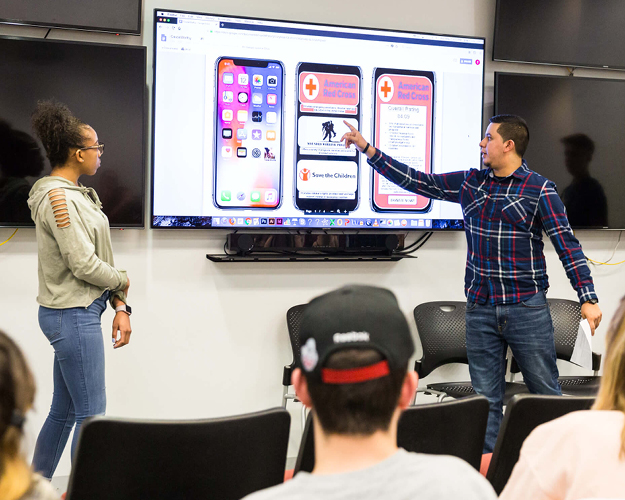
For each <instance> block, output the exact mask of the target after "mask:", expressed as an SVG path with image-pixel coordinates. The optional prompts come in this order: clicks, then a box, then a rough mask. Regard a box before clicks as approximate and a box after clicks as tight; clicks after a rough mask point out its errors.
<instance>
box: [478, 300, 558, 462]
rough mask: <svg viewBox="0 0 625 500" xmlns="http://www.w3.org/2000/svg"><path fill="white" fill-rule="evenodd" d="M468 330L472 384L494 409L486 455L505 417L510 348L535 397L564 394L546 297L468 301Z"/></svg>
mask: <svg viewBox="0 0 625 500" xmlns="http://www.w3.org/2000/svg"><path fill="white" fill-rule="evenodd" d="M466 325H467V354H468V358H469V372H470V373H471V383H472V384H473V388H474V389H475V392H477V393H478V394H482V395H484V396H486V397H487V398H488V402H489V404H490V411H489V414H488V425H487V427H486V438H485V440H484V453H490V452H492V451H493V448H494V447H495V442H496V441H497V434H498V433H499V426H500V425H501V419H502V417H503V412H502V410H503V396H504V393H505V390H506V381H505V375H506V352H507V350H508V346H510V349H511V350H512V355H513V356H514V359H515V360H516V361H517V363H518V365H519V367H520V368H521V373H522V374H523V380H524V381H525V384H526V385H527V388H528V389H529V391H530V392H531V393H532V394H555V395H562V392H561V391H560V384H559V383H558V367H557V366H556V347H555V343H554V339H553V323H552V322H551V313H550V312H549V305H548V304H547V296H546V292H544V291H540V292H538V293H537V294H535V295H533V296H532V297H530V298H529V299H527V300H525V301H524V302H519V303H517V304H501V305H492V304H490V303H486V304H483V305H482V304H477V303H475V302H472V301H467V312H466Z"/></svg>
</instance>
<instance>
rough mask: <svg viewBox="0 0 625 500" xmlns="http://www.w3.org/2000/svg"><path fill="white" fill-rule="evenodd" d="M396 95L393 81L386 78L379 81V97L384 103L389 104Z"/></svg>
mask: <svg viewBox="0 0 625 500" xmlns="http://www.w3.org/2000/svg"><path fill="white" fill-rule="evenodd" d="M394 93H395V86H394V85H393V80H391V79H390V78H389V77H387V76H384V77H382V78H380V79H379V80H378V97H379V98H380V100H381V101H382V102H389V101H390V100H391V99H392V98H393V94H394Z"/></svg>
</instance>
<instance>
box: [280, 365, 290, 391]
mask: <svg viewBox="0 0 625 500" xmlns="http://www.w3.org/2000/svg"><path fill="white" fill-rule="evenodd" d="M291 373H293V363H291V364H290V365H286V366H285V367H284V369H283V371H282V385H283V386H284V387H288V386H290V385H291Z"/></svg>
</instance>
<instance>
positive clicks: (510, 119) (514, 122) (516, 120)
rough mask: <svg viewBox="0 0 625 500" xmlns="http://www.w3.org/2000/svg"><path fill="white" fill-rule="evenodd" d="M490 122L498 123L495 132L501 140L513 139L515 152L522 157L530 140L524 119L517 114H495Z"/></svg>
mask: <svg viewBox="0 0 625 500" xmlns="http://www.w3.org/2000/svg"><path fill="white" fill-rule="evenodd" d="M490 122H491V123H499V124H500V125H499V128H498V129H497V132H498V133H499V135H500V136H501V138H502V139H503V141H504V142H506V141H510V140H512V141H514V149H515V151H516V154H518V155H519V156H520V157H521V158H523V155H524V154H525V151H526V150H527V145H528V144H529V142H530V130H529V128H528V127H527V123H526V122H525V120H524V119H523V118H521V117H520V116H517V115H495V116H493V117H492V118H491V119H490Z"/></svg>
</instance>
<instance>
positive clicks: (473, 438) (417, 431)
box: [294, 396, 488, 474]
mask: <svg viewBox="0 0 625 500" xmlns="http://www.w3.org/2000/svg"><path fill="white" fill-rule="evenodd" d="M487 420H488V400H487V399H486V398H485V397H484V396H471V397H468V398H463V399H459V400H457V401H448V402H447V401H446V402H442V403H432V404H425V405H418V406H411V407H409V408H407V409H406V410H405V411H404V412H403V413H402V415H401V417H400V419H399V424H398V426H397V445H398V446H400V447H401V448H404V449H405V450H407V451H414V452H417V453H430V454H433V455H452V456H455V457H458V458H462V459H463V460H465V461H467V462H468V463H469V464H471V465H472V466H473V467H474V468H475V469H476V470H478V471H479V470H480V462H481V460H482V448H483V447H484V435H485V433H486V422H487ZM314 466H315V438H314V429H313V425H312V413H311V414H310V415H308V419H307V420H306V427H305V428H304V435H303V436H302V443H301V445H300V449H299V453H298V455H297V461H296V462H295V470H294V474H297V473H298V472H299V471H300V470H303V471H306V472H311V471H312V470H313V468H314Z"/></svg>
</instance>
